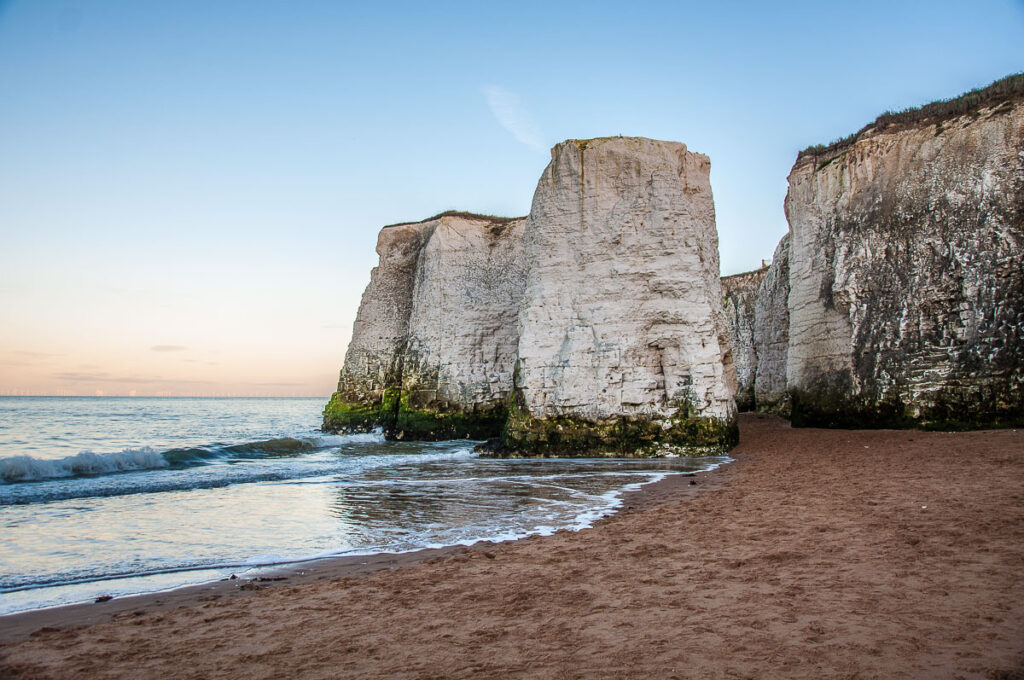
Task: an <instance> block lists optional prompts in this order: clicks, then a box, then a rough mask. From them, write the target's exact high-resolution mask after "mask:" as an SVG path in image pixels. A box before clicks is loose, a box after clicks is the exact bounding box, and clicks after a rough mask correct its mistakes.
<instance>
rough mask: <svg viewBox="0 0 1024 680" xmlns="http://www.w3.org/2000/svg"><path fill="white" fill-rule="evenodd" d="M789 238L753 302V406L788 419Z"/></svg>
mask: <svg viewBox="0 0 1024 680" xmlns="http://www.w3.org/2000/svg"><path fill="white" fill-rule="evenodd" d="M788 304H789V234H786V235H785V236H783V237H782V240H781V241H780V242H779V245H778V247H777V248H775V255H774V257H773V259H772V264H771V266H769V267H768V270H767V271H766V272H765V275H764V278H763V279H762V280H761V283H760V285H759V286H758V289H757V294H756V298H755V301H754V351H755V353H756V357H757V368H756V370H755V375H754V403H755V405H756V408H757V410H759V411H771V412H775V413H780V414H782V415H785V416H788V415H789V391H788V388H787V386H786V366H787V361H788V356H789V306H788Z"/></svg>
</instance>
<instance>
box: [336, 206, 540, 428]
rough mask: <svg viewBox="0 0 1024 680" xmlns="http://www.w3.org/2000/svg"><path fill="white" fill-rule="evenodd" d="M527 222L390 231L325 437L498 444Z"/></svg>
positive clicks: (456, 217)
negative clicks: (380, 433)
mask: <svg viewBox="0 0 1024 680" xmlns="http://www.w3.org/2000/svg"><path fill="white" fill-rule="evenodd" d="M523 223H524V220H523V218H519V219H504V218H493V217H488V216H482V215H472V214H469V213H445V214H442V215H440V216H438V217H436V218H431V219H428V220H425V221H423V222H419V223H413V224H400V225H393V226H389V227H385V228H384V229H382V230H381V233H380V236H379V238H378V242H377V253H378V255H379V256H380V264H379V265H378V266H377V267H376V268H375V269H374V270H373V271H372V272H371V274H370V284H369V285H368V286H367V288H366V291H365V292H364V293H363V300H362V304H361V305H360V308H359V313H358V315H357V316H356V321H355V325H354V326H353V331H352V340H351V342H350V344H349V348H348V352H347V353H346V355H345V365H344V367H343V368H342V371H341V377H340V379H339V382H338V391H337V392H336V393H335V394H334V395H333V396H332V398H331V401H330V402H329V403H328V405H327V408H326V409H325V411H324V429H325V430H328V431H360V430H368V429H370V428H373V427H378V426H380V427H383V428H384V431H385V433H386V434H387V435H388V436H389V437H392V438H398V439H401V438H416V439H448V438H457V437H473V438H484V437H491V436H497V435H498V434H500V432H501V428H502V426H503V424H504V422H505V413H506V410H505V404H506V402H507V399H508V396H509V392H510V390H511V388H512V371H513V367H514V364H515V357H516V347H517V343H518V333H517V331H516V321H517V317H518V314H519V303H520V300H521V299H522V288H523V283H524V281H525V274H524V271H523V267H522V262H523V256H522V248H523Z"/></svg>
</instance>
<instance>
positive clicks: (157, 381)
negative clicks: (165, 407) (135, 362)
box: [53, 371, 212, 385]
mask: <svg viewBox="0 0 1024 680" xmlns="http://www.w3.org/2000/svg"><path fill="white" fill-rule="evenodd" d="M53 377H54V378H56V379H57V380H63V381H65V382H116V383H129V384H132V385H209V384H212V381H211V380H178V379H176V378H161V377H159V376H152V377H147V376H138V375H123V376H117V375H111V374H110V373H107V372H106V371H99V372H95V373H86V372H82V371H69V372H63V373H54V374H53Z"/></svg>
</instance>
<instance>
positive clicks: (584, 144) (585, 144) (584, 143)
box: [555, 135, 686, 151]
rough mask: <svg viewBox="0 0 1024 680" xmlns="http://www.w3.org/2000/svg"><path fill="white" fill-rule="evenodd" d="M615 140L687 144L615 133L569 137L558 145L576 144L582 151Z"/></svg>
mask: <svg viewBox="0 0 1024 680" xmlns="http://www.w3.org/2000/svg"><path fill="white" fill-rule="evenodd" d="M615 141H630V142H654V143H655V144H678V145H679V146H686V145H685V144H683V143H682V142H675V141H672V140H668V139H651V138H650V137H627V136H625V135H614V136H610V137H591V138H590V139H567V140H565V141H564V142H559V143H558V144H556V145H555V146H556V147H559V146H562V145H563V144H575V145H576V148H577V149H579V150H580V151H582V150H583V149H587V148H589V147H592V146H596V145H597V144H601V143H603V142H615Z"/></svg>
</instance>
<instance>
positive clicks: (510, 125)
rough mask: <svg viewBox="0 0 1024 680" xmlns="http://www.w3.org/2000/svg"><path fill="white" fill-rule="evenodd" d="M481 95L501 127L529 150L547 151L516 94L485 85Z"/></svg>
mask: <svg viewBox="0 0 1024 680" xmlns="http://www.w3.org/2000/svg"><path fill="white" fill-rule="evenodd" d="M483 93H484V97H486V98H487V106H488V107H490V109H491V113H492V114H494V118H495V119H496V120H497V121H498V124H499V125H501V127H503V128H505V129H506V130H508V131H509V132H510V133H512V136H513V137H515V138H516V139H517V140H518V141H519V142H522V143H523V144H525V145H526V146H528V147H530V148H531V149H534V150H536V151H547V145H546V144H544V142H543V139H542V135H541V134H540V130H538V129H537V126H536V125H534V123H533V120H532V119H531V118H530V114H529V112H527V110H526V109H525V108H524V107H523V104H522V102H521V101H520V100H519V95H518V94H516V93H515V92H510V91H509V90H506V89H505V88H503V87H498V86H497V85H487V86H486V87H484V88H483Z"/></svg>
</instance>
